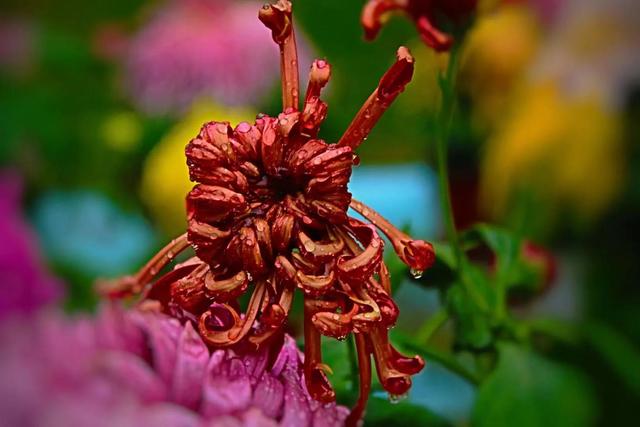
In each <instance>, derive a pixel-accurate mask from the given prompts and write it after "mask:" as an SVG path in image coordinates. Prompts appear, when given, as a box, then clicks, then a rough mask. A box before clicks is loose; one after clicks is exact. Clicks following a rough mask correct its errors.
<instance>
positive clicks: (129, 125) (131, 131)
mask: <svg viewBox="0 0 640 427" xmlns="http://www.w3.org/2000/svg"><path fill="white" fill-rule="evenodd" d="M101 131H102V132H101V133H102V139H103V141H104V143H105V144H106V145H107V146H108V147H110V148H112V149H114V150H117V151H129V150H131V149H132V148H133V147H135V146H136V145H138V144H139V143H140V139H141V138H142V123H141V122H140V119H139V118H138V116H137V115H136V114H135V113H132V112H129V111H121V112H118V113H113V114H111V115H110V116H108V117H107V118H106V119H105V121H104V122H103V123H102V128H101Z"/></svg>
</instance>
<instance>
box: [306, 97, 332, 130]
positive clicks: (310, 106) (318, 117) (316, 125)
mask: <svg viewBox="0 0 640 427" xmlns="http://www.w3.org/2000/svg"><path fill="white" fill-rule="evenodd" d="M327 109H328V107H327V103H326V102H324V101H322V100H320V98H318V97H317V96H312V97H311V98H309V99H307V101H306V102H305V103H304V109H303V110H302V116H301V120H300V122H301V131H300V132H301V133H302V135H303V136H305V137H306V138H315V137H316V136H317V135H318V131H319V130H320V125H321V124H322V122H324V119H325V118H326V117H327Z"/></svg>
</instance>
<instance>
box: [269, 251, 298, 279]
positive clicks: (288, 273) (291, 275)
mask: <svg viewBox="0 0 640 427" xmlns="http://www.w3.org/2000/svg"><path fill="white" fill-rule="evenodd" d="M274 266H275V268H276V276H277V278H278V279H279V280H281V281H282V282H283V283H285V284H288V285H292V284H294V283H295V280H296V273H297V270H296V268H295V267H294V266H293V264H291V262H290V261H289V260H288V259H287V258H286V257H284V256H282V255H280V256H278V257H277V258H276V262H275V264H274Z"/></svg>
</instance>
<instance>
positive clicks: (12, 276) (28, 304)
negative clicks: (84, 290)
mask: <svg viewBox="0 0 640 427" xmlns="http://www.w3.org/2000/svg"><path fill="white" fill-rule="evenodd" d="M21 193H22V187H21V184H20V179H19V178H18V177H17V176H16V175H14V174H13V173H11V172H2V171H0V236H2V245H0V284H1V286H2V292H0V319H2V318H4V317H6V316H8V315H9V314H12V313H25V312H32V311H33V310H35V309H37V308H39V307H41V306H42V305H45V304H48V303H51V302H52V301H54V300H55V299H57V298H58V297H59V296H60V294H61V293H62V290H61V287H60V284H59V283H58V282H57V281H56V280H55V279H54V278H53V277H51V276H50V275H49V273H48V272H47V271H46V270H45V269H44V267H43V263H42V260H41V259H40V254H39V253H38V249H37V245H36V242H35V239H34V236H33V235H32V234H31V230H30V229H29V227H28V226H27V225H26V224H25V223H24V221H23V219H22V212H21V211H20V199H21Z"/></svg>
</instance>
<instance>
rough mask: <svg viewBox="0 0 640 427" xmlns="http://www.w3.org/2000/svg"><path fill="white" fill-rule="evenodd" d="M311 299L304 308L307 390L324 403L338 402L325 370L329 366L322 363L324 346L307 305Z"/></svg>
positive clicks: (306, 299)
mask: <svg viewBox="0 0 640 427" xmlns="http://www.w3.org/2000/svg"><path fill="white" fill-rule="evenodd" d="M307 301H309V299H308V298H307V297H305V308H304V377H305V382H306V384H307V390H308V391H309V394H310V395H311V397H313V398H314V399H315V400H318V401H320V402H322V403H331V402H334V401H335V400H336V393H335V391H334V390H333V387H331V383H330V382H329V380H328V379H327V375H326V374H325V370H329V368H328V366H326V365H324V364H323V363H322V346H321V342H320V334H319V333H318V330H317V329H316V328H315V326H314V325H313V322H312V320H311V317H312V316H313V311H311V309H310V307H309V306H308V305H307Z"/></svg>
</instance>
